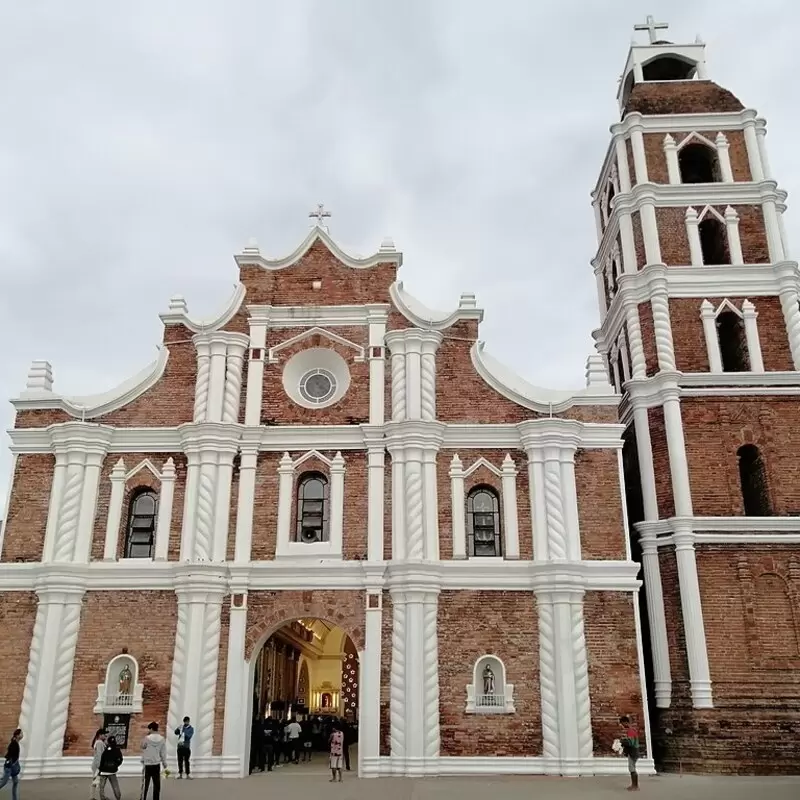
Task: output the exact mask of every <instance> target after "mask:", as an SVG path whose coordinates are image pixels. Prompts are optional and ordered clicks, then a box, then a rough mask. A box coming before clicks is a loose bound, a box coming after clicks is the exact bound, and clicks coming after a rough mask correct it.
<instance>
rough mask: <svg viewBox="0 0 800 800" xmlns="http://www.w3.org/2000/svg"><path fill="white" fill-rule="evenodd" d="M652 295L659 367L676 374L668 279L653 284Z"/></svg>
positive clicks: (651, 301)
mask: <svg viewBox="0 0 800 800" xmlns="http://www.w3.org/2000/svg"><path fill="white" fill-rule="evenodd" d="M650 285H651V290H652V294H651V296H650V306H651V308H652V309H653V329H654V332H655V339H656V353H657V355H658V367H659V369H660V370H661V371H662V372H674V371H675V369H676V366H675V351H674V348H673V342H672V323H671V322H670V316H669V295H668V294H667V278H666V275H664V276H663V277H662V278H661V279H659V280H657V281H656V280H653V281H652V282H651V284H650Z"/></svg>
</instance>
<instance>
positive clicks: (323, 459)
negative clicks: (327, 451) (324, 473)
mask: <svg viewBox="0 0 800 800" xmlns="http://www.w3.org/2000/svg"><path fill="white" fill-rule="evenodd" d="M311 458H318V459H319V460H320V461H321V462H322V463H323V464H325V465H326V466H327V467H328V468H329V469H330V466H331V463H332V462H331V459H329V458H326V457H325V456H324V455H322V453H320V452H319V450H309V451H308V452H307V453H303V455H301V456H299V457H298V458H296V459H294V461H292V469H297V468H298V467H299V466H300V465H301V464H304V463H305V462H306V461H308V460H309V459H311Z"/></svg>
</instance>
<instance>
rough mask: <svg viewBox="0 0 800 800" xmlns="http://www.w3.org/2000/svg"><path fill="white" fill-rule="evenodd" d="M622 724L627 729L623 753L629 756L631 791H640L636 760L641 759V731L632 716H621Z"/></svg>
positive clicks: (623, 741) (620, 722) (620, 721)
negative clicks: (632, 720)
mask: <svg viewBox="0 0 800 800" xmlns="http://www.w3.org/2000/svg"><path fill="white" fill-rule="evenodd" d="M619 724H620V726H621V727H622V728H623V729H624V730H625V736H624V737H623V738H622V741H621V744H622V753H623V755H626V756H627V757H628V772H629V773H630V775H631V785H630V786H629V787H628V791H629V792H638V791H639V773H638V772H637V771H636V762H637V761H638V760H639V731H638V729H637V728H636V726H635V725H634V724H633V723H632V722H631V718H630V717H620V718H619Z"/></svg>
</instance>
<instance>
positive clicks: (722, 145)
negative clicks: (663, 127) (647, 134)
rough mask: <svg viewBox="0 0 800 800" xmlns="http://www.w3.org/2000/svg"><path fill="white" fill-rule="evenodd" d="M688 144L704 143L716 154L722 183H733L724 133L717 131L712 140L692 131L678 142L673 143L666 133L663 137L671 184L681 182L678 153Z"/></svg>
mask: <svg viewBox="0 0 800 800" xmlns="http://www.w3.org/2000/svg"><path fill="white" fill-rule="evenodd" d="M689 144H704V145H706V146H707V147H709V148H710V149H711V150H713V151H714V152H715V153H716V154H717V161H718V162H719V172H720V178H721V179H722V181H723V182H724V183H733V170H732V168H731V156H730V145H729V144H728V138H727V137H726V136H725V134H724V133H722V132H719V133H718V134H717V135H716V137H715V139H714V141H713V142H712V141H711V140H710V139H708V138H706V137H705V136H703V135H702V134H700V133H697V132H696V131H693V132H692V133H690V134H689V135H688V136H685V137H684V138H683V139H682V140H681V142H680V144H677V145H676V144H675V140H674V139H673V138H672V136H670V135H669V134H667V135H666V136H665V137H664V154H665V156H666V158H667V171H668V173H669V182H670V183H671V184H677V183H681V173H680V165H679V161H678V153H679V152H680V151H681V150H682V149H683V148H684V147H686V145H689Z"/></svg>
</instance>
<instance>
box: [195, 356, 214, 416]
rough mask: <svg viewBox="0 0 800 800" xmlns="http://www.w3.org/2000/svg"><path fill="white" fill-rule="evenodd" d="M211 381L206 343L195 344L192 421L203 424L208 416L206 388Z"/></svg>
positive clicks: (209, 358) (209, 359)
mask: <svg viewBox="0 0 800 800" xmlns="http://www.w3.org/2000/svg"><path fill="white" fill-rule="evenodd" d="M210 380H211V357H210V355H209V351H208V343H207V342H205V343H202V344H201V343H197V382H196V383H195V391H194V421H195V422H205V421H206V418H207V416H208V388H209V383H210Z"/></svg>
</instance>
